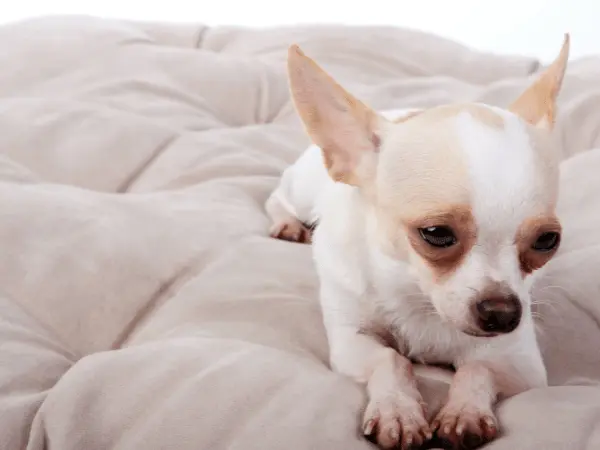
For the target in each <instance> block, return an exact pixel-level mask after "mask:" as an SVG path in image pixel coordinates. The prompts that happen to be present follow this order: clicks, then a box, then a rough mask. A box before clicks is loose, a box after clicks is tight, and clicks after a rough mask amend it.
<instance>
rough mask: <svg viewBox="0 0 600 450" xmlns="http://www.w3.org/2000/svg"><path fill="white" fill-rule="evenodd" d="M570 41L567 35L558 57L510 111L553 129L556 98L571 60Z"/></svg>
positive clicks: (543, 126) (531, 121)
mask: <svg viewBox="0 0 600 450" xmlns="http://www.w3.org/2000/svg"><path fill="white" fill-rule="evenodd" d="M569 41H570V39H569V35H568V34H565V38H564V43H563V46H562V49H561V50H560V53H559V55H558V57H557V58H556V59H555V60H554V62H553V63H552V64H551V65H550V66H549V67H548V68H547V69H546V70H545V71H544V73H542V75H541V76H540V77H539V78H538V79H537V80H536V81H535V83H533V84H532V85H531V86H529V87H528V88H527V90H526V91H525V92H523V93H522V94H521V96H520V97H519V98H518V99H517V100H516V101H515V102H514V103H513V104H512V105H511V106H510V107H509V108H508V109H509V111H512V112H513V113H515V114H517V115H518V116H520V117H521V118H523V119H524V120H525V121H527V122H529V123H530V124H532V125H534V126H537V127H540V128H545V129H548V130H550V129H552V127H553V126H554V120H555V118H556V97H558V93H559V92H560V88H561V86H562V81H563V78H564V75H565V70H566V68H567V61H568V60H569Z"/></svg>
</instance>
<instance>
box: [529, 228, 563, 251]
mask: <svg viewBox="0 0 600 450" xmlns="http://www.w3.org/2000/svg"><path fill="white" fill-rule="evenodd" d="M559 242H560V234H558V233H556V232H554V231H547V232H545V233H542V234H540V235H539V236H538V238H537V239H536V241H535V242H534V243H533V245H532V246H531V248H532V249H533V250H535V251H538V252H550V251H552V250H554V249H555V248H556V247H558V244H559Z"/></svg>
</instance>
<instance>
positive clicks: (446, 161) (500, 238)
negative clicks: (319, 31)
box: [288, 35, 569, 336]
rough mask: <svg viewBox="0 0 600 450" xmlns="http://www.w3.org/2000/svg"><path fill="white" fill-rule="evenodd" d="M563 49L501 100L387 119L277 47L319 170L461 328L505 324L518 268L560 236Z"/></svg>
mask: <svg viewBox="0 0 600 450" xmlns="http://www.w3.org/2000/svg"><path fill="white" fill-rule="evenodd" d="M568 52H569V37H568V35H565V42H564V44H563V47H562V50H561V52H560V55H559V56H558V58H557V59H556V60H555V61H554V63H553V64H552V65H550V66H549V67H548V68H547V69H546V70H545V71H544V73H542V74H541V76H539V77H538V78H537V80H535V81H534V82H533V83H532V84H531V85H530V86H529V87H528V88H527V89H526V90H525V91H524V92H523V93H522V94H521V95H520V96H519V97H518V98H517V99H516V100H515V101H514V102H513V103H512V104H511V106H509V108H508V109H501V108H497V107H491V106H487V105H482V104H475V103H467V104H460V105H446V106H440V107H435V108H431V109H426V110H423V111H419V112H416V113H413V114H411V115H409V116H407V117H405V118H403V119H401V120H399V121H396V122H390V121H388V120H386V119H384V118H383V117H381V116H380V115H379V114H377V113H376V112H375V111H373V110H372V109H371V108H369V107H367V106H366V105H365V104H364V103H362V102H361V101H359V100H358V99H356V98H355V97H353V96H352V95H351V94H349V93H348V92H346V91H345V90H344V89H343V88H342V87H341V86H340V85H339V84H337V83H336V82H335V81H334V80H333V79H332V78H331V77H330V76H329V75H328V74H326V73H325V72H324V71H323V70H322V69H321V68H320V67H319V66H318V65H317V64H316V63H315V62H314V61H312V60H311V59H310V58H308V57H307V56H306V55H305V54H304V53H303V52H302V51H301V50H300V49H299V48H298V47H297V46H292V47H291V48H290V50H289V58H288V70H289V78H290V86H291V92H292V97H293V100H294V102H295V105H296V108H297V110H298V113H299V115H300V117H301V119H302V121H303V122H304V124H305V127H306V129H307V132H308V134H309V136H310V137H311V139H312V140H313V141H314V143H315V144H317V145H318V146H319V147H321V149H322V151H323V158H324V163H325V166H326V167H327V170H328V172H329V174H330V176H331V177H332V178H333V179H334V180H335V181H337V182H340V183H346V184H349V185H352V186H355V187H356V189H358V190H360V191H361V192H362V193H363V195H364V198H365V200H366V202H367V204H368V210H369V213H368V214H369V215H370V218H371V219H372V220H373V221H374V222H375V224H376V227H375V229H376V232H375V234H376V236H373V238H374V241H375V242H377V246H378V248H379V250H381V251H383V252H384V253H386V254H387V255H388V256H391V257H392V258H396V259H404V260H406V261H408V262H409V264H410V267H411V269H412V270H413V271H414V275H415V276H416V278H417V280H418V283H419V285H420V286H421V289H422V290H423V291H424V292H425V293H426V294H428V297H429V298H430V299H431V302H432V304H433V307H434V308H435V310H436V311H437V313H438V314H439V315H440V316H441V317H442V318H443V319H445V320H447V321H449V322H451V323H453V324H454V325H455V326H456V327H458V328H459V329H460V330H462V331H464V332H465V333H468V334H473V335H477V336H493V335H497V334H502V333H509V332H511V331H513V330H514V329H516V327H517V326H518V325H519V322H520V319H521V315H522V312H523V311H524V310H526V308H527V309H528V308H529V306H530V299H529V286H528V284H529V280H528V278H527V277H528V275H530V274H531V273H532V272H533V271H535V270H536V269H539V268H540V267H542V266H543V265H544V264H546V263H547V262H548V261H549V260H550V258H552V256H553V255H554V253H555V252H556V249H557V247H558V245H559V243H560V234H561V226H560V223H559V221H558V219H557V217H556V216H555V205H556V202H557V196H558V162H557V158H556V152H555V149H554V146H553V140H552V139H551V138H550V131H551V129H552V127H553V124H554V119H555V110H556V107H555V106H556V105H555V104H556V97H557V95H558V93H559V91H560V88H561V84H562V79H563V75H564V72H565V68H566V65H567V60H568Z"/></svg>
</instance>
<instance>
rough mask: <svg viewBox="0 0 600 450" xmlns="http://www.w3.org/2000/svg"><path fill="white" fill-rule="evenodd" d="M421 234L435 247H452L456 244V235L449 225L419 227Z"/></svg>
mask: <svg viewBox="0 0 600 450" xmlns="http://www.w3.org/2000/svg"><path fill="white" fill-rule="evenodd" d="M419 234H420V235H421V237H422V238H423V240H424V241H425V242H427V243H428V244H429V245H432V246H433V247H443V248H445V247H451V246H453V245H454V244H456V236H455V235H454V232H453V231H452V230H451V229H450V228H448V227H443V226H440V227H427V228H419Z"/></svg>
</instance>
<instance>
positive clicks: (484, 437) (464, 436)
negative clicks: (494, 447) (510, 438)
mask: <svg viewBox="0 0 600 450" xmlns="http://www.w3.org/2000/svg"><path fill="white" fill-rule="evenodd" d="M431 428H432V429H433V430H434V431H437V432H436V434H437V437H438V438H440V439H442V440H444V441H447V442H448V443H449V444H450V445H451V447H452V448H455V449H475V448H478V447H481V446H482V445H484V444H486V443H487V442H489V441H491V440H493V439H494V438H495V437H496V436H497V435H498V423H497V421H496V417H495V415H494V413H493V412H492V411H491V410H487V409H482V408H479V407H478V406H476V405H472V404H468V403H464V404H452V403H448V404H447V405H446V406H444V407H443V408H442V409H441V411H440V412H439V413H438V414H437V416H436V418H435V419H434V420H433V422H432V424H431Z"/></svg>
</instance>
